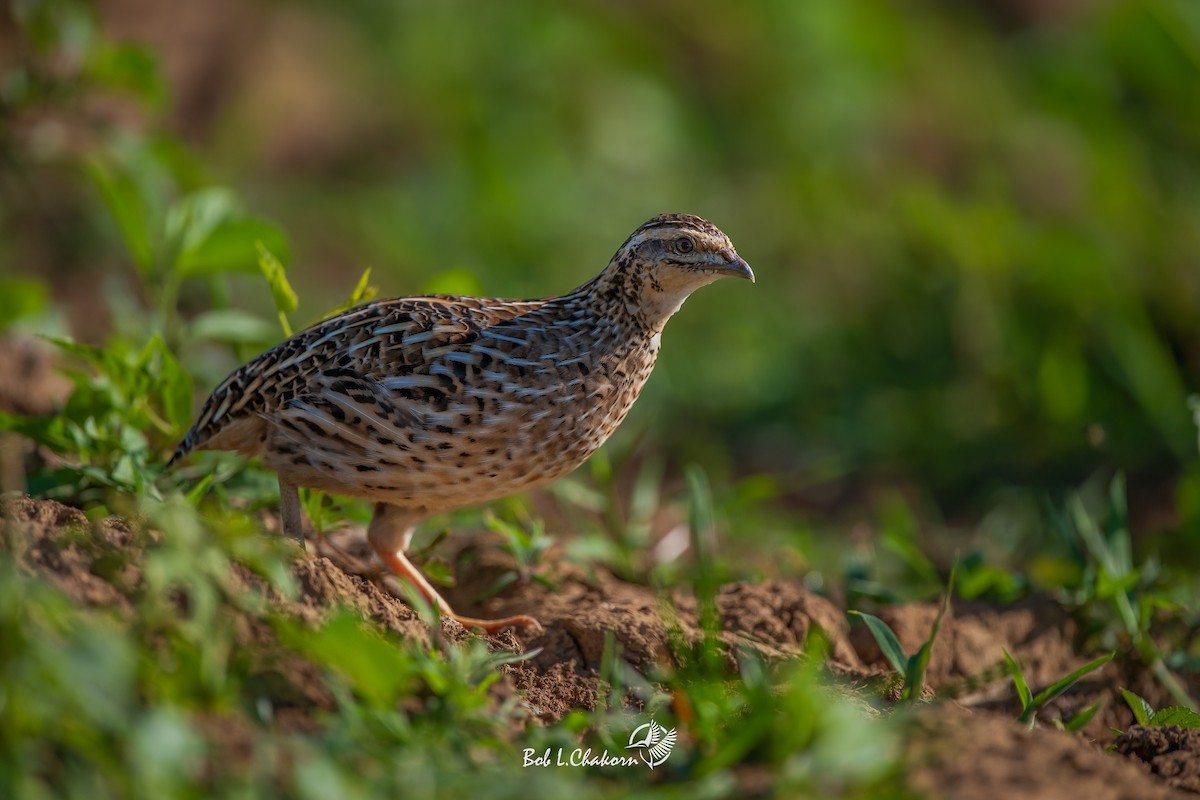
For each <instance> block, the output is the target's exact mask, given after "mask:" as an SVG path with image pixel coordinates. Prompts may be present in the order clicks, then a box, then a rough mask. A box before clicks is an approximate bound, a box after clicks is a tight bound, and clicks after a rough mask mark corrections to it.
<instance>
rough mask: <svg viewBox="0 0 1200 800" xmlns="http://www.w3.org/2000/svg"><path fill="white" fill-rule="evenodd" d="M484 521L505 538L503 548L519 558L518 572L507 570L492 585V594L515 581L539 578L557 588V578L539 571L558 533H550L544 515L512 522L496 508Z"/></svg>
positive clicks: (524, 581) (490, 591)
mask: <svg viewBox="0 0 1200 800" xmlns="http://www.w3.org/2000/svg"><path fill="white" fill-rule="evenodd" d="M483 521H484V524H485V525H487V526H488V529H489V530H491V531H492V532H493V533H498V534H500V536H501V537H502V538H503V540H504V541H503V543H502V544H501V545H500V549H501V550H503V551H504V552H505V553H508V554H509V555H510V556H512V557H513V559H515V560H516V562H517V569H516V571H515V572H513V571H510V572H507V573H505V574H504V575H502V576H501V577H500V580H499V581H497V584H498V585H493V586H492V587H490V589H489V594H491V593H495V592H498V591H499V590H500V589H502V588H504V587H505V586H507V585H508V584H510V583H512V582H513V581H520V582H522V583H527V582H529V581H530V580H535V581H537V582H538V583H540V584H542V585H543V586H546V587H549V588H553V587H554V582H553V581H551V580H550V579H549V578H547V577H545V576H543V575H539V574H538V572H537V570H538V567H539V566H540V565H541V563H542V556H543V555H545V553H546V551H547V550H548V549H550V546H551V545H553V544H554V537H553V536H550V535H548V534H547V533H546V524H545V523H544V522H542V520H540V519H529V520H526V521H525V523H523V524H517V523H514V522H509V521H508V520H506V519H503V518H501V517H499V516H497V515H496V514H493V513H492V512H490V511H489V512H486V513H485V514H484V515H483Z"/></svg>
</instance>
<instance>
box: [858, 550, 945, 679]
mask: <svg viewBox="0 0 1200 800" xmlns="http://www.w3.org/2000/svg"><path fill="white" fill-rule="evenodd" d="M956 569H957V565H955V568H953V569H951V570H950V580H949V581H948V582H947V585H946V593H945V594H944V595H943V596H942V603H941V606H939V608H938V613H937V616H936V617H935V618H934V620H933V626H932V627H931V628H930V629H929V636H928V638H926V639H925V642H924V643H923V644H922V645H921V647H920V648H919V649H918V650H917V652H915V653H913V654H912V655H906V654H905V652H904V647H903V646H902V645H901V644H900V639H899V638H898V637H897V636H896V633H895V631H893V630H892V629H891V627H889V626H888V624H887V623H886V622H884V621H883V620H881V619H880V618H879V617H876V616H874V615H873V614H867V613H866V612H863V611H851V612H849V613H851V614H853V615H854V616H856V617H861V618H862V621H863V622H865V623H866V624H867V629H868V630H869V631H871V635H872V636H874V637H875V642H876V643H877V644H878V645H879V649H880V650H882V651H883V655H884V657H885V658H887V660H888V663H889V664H891V665H892V668H893V669H895V670H896V672H897V674H899V675H900V677H901V678H902V680H903V681H904V683H903V684H902V686H901V688H900V702H902V703H914V702H916V701H917V700H919V699H920V698H921V696H922V694H923V693H924V691H925V671H926V670H927V669H928V668H929V658H930V656H931V655H932V654H933V643H934V642H935V641H936V640H937V635H938V629H939V628H940V627H941V624H942V618H943V617H945V616H946V611H947V610H949V608H950V597H951V595H952V594H953V592H954V577H955V571H956Z"/></svg>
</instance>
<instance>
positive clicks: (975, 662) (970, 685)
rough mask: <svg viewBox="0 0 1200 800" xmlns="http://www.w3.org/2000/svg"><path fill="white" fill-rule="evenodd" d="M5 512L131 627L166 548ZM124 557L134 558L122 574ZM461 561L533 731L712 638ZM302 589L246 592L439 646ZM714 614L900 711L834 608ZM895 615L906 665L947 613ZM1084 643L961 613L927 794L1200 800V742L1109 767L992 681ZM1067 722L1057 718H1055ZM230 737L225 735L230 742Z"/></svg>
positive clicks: (316, 562)
mask: <svg viewBox="0 0 1200 800" xmlns="http://www.w3.org/2000/svg"><path fill="white" fill-rule="evenodd" d="M0 510H2V511H3V515H2V516H3V520H0V535H2V536H3V537H4V538H5V539H7V540H8V545H9V549H10V550H11V551H12V552H14V553H16V557H17V560H18V562H19V563H20V564H21V565H22V566H23V567H24V568H25V569H27V570H29V571H31V572H35V573H38V574H40V575H43V576H45V577H46V578H48V579H49V580H50V581H51V582H52V583H54V584H55V585H56V586H57V587H58V588H59V589H61V590H62V591H63V592H65V593H66V594H67V595H68V596H69V597H70V598H72V599H73V600H74V601H75V602H78V603H80V604H82V605H87V606H93V607H101V608H107V609H111V610H113V611H115V613H117V614H118V615H124V614H127V613H129V612H130V611H131V609H132V605H131V602H130V598H131V597H135V596H136V592H137V591H138V587H139V585H140V583H141V575H140V561H139V557H138V556H139V554H140V549H141V548H142V547H144V545H145V542H146V537H153V535H154V534H152V533H150V534H144V533H138V532H136V531H135V530H134V529H133V528H132V527H131V526H130V525H127V524H126V523H125V522H123V521H122V520H120V519H116V518H109V519H106V520H103V521H100V522H98V523H89V522H88V520H87V518H86V517H84V515H83V514H82V513H81V512H80V511H78V510H77V509H74V508H70V507H68V506H64V505H62V504H60V503H56V502H53V501H41V500H33V499H29V498H22V499H14V500H8V501H4V502H3V503H2V505H0ZM116 552H121V553H123V554H124V558H122V559H114V558H112V555H113V554H114V553H116ZM464 552H468V553H470V557H468V558H465V559H464V558H460V559H459V563H458V579H459V582H458V587H457V589H456V590H455V592H454V593H453V594H454V595H455V596H454V597H453V598H452V599H453V600H454V601H455V602H458V603H459V604H460V605H461V606H462V610H463V611H465V612H469V613H477V614H490V615H507V614H516V613H531V614H535V615H537V617H538V618H539V619H540V621H541V622H542V624H543V626H544V632H542V633H540V634H527V633H514V632H508V633H504V634H501V635H500V636H496V637H491V638H490V639H488V640H487V641H488V644H489V646H490V647H492V648H504V649H510V650H517V651H527V650H529V649H532V648H541V650H540V652H538V653H537V654H536V655H535V656H534V657H533V658H531V659H529V660H528V661H524V662H521V663H518V664H512V665H508V666H506V667H504V668H503V670H504V672H505V677H504V680H502V681H501V682H500V683H499V684H497V688H496V690H495V691H496V695H497V701H500V700H503V699H508V698H510V697H513V696H517V697H519V698H520V699H521V701H522V702H523V704H524V706H525V708H526V709H527V710H528V712H529V716H530V718H531V719H542V720H547V721H550V720H556V719H559V718H561V717H562V716H563V715H564V714H566V713H567V712H568V711H570V710H571V709H575V708H585V709H587V708H592V707H593V706H594V704H595V702H596V699H597V696H598V693H599V692H600V691H601V684H600V678H599V676H600V673H601V662H602V657H603V653H604V651H605V638H606V636H608V635H611V637H612V641H613V643H614V644H615V645H616V647H617V651H618V653H619V655H620V657H621V658H622V659H623V660H624V661H625V662H626V663H627V664H628V665H629V666H631V667H632V668H633V669H635V670H638V671H639V672H641V673H642V674H646V673H648V672H649V673H652V672H653V670H655V669H656V668H664V667H667V666H669V663H670V658H671V657H670V655H669V654H670V653H671V652H673V651H672V650H671V648H670V647H669V643H670V642H671V638H672V637H679V639H681V640H682V641H683V642H688V641H695V640H697V639H698V638H699V637H700V635H701V633H700V626H699V622H698V619H699V615H698V610H697V608H696V603H695V602H694V600H692V599H691V598H688V597H685V596H682V595H679V594H675V595H671V596H667V595H665V594H663V593H656V592H655V591H653V590H651V589H648V588H646V587H643V586H638V585H634V584H630V583H626V582H623V581H620V580H618V579H616V578H614V577H612V576H611V575H609V574H607V573H605V572H603V571H600V570H597V571H596V572H595V573H594V574H589V573H585V572H584V571H583V570H581V569H579V568H578V567H573V566H562V567H561V568H559V569H558V571H557V573H556V574H555V575H554V576H553V578H554V582H555V584H556V586H555V588H553V589H551V588H547V587H546V586H544V585H542V584H541V583H539V582H536V581H530V582H527V583H521V582H515V583H513V584H511V585H510V586H508V587H507V588H506V589H505V590H504V591H503V592H501V593H500V594H499V595H498V596H496V597H493V598H491V599H488V600H486V601H483V602H482V603H477V604H474V605H472V604H471V603H470V598H472V597H474V596H476V595H477V594H478V590H479V587H483V586H489V585H491V584H492V583H493V582H494V580H495V578H496V576H497V575H498V574H501V573H502V571H504V570H507V569H509V568H511V566H512V565H511V563H509V562H507V561H505V557H504V556H502V555H501V554H499V553H498V552H497V551H493V550H488V549H483V548H474V549H467V550H465V551H464ZM114 565H117V566H114ZM293 574H294V575H295V578H296V581H297V584H298V587H299V592H298V595H297V596H296V597H294V598H293V599H284V598H281V597H278V596H276V595H274V593H273V592H271V591H270V590H269V589H267V587H266V584H265V582H263V581H262V580H261V579H259V578H258V577H256V576H254V575H253V574H252V573H251V572H250V571H249V570H245V569H241V568H239V569H238V570H237V575H238V577H239V578H240V580H241V581H242V583H243V584H245V586H246V587H247V588H249V589H252V590H254V591H258V592H260V593H265V594H266V595H267V597H268V599H269V602H271V603H272V604H274V605H275V608H276V610H278V611H281V612H283V613H284V614H286V615H288V616H291V617H294V618H296V619H297V620H299V621H301V622H304V623H312V622H315V621H317V620H318V619H320V618H322V617H324V616H325V615H328V614H329V613H331V612H332V611H333V610H334V609H336V608H339V607H348V608H350V609H353V610H354V611H355V612H357V613H358V614H360V615H362V616H363V617H364V618H365V619H369V620H371V621H372V622H374V623H376V624H378V625H379V626H381V627H382V628H385V629H387V630H390V631H393V632H394V633H396V634H398V635H400V636H405V637H416V638H420V639H423V640H428V638H429V635H430V634H429V630H428V628H426V626H425V625H424V624H423V623H422V622H421V621H420V619H419V618H418V617H417V615H416V614H415V613H414V612H413V610H412V609H411V608H410V607H409V606H408V605H406V604H405V603H404V602H402V601H400V600H398V599H397V598H396V597H394V596H393V595H392V594H391V593H389V592H388V591H385V590H383V589H381V588H380V587H379V586H377V585H376V584H374V583H371V582H369V581H366V580H364V579H363V578H361V577H358V576H356V575H351V574H348V573H347V572H345V571H343V570H342V569H341V568H340V567H339V566H338V565H336V564H335V563H333V562H332V561H330V560H329V559H328V558H324V557H320V556H316V555H311V554H304V555H300V556H299V557H298V558H297V560H296V562H295V564H294V566H293ZM717 609H718V612H719V616H720V619H721V625H722V629H721V633H720V637H721V640H722V641H723V642H725V643H726V644H727V645H728V646H729V648H730V650H731V652H732V650H733V649H734V648H737V647H742V648H749V649H752V650H754V651H756V652H757V653H759V654H760V655H762V656H763V657H764V658H766V659H769V660H774V659H786V658H793V657H796V656H798V655H799V654H800V653H801V652H802V651H803V647H804V644H805V642H806V641H808V638H809V636H810V635H811V634H812V633H813V631H814V630H817V629H819V630H820V631H822V632H823V635H824V636H825V637H826V638H827V639H828V641H829V642H830V644H831V648H830V667H831V671H832V672H833V673H834V675H836V676H839V677H840V678H841V679H843V680H844V681H845V683H846V685H847V687H848V688H849V687H851V686H854V687H856V689H857V690H858V692H859V694H860V695H861V694H862V692H863V691H864V689H863V687H868V688H867V689H866V691H867V692H868V693H869V692H872V691H873V692H874V693H875V695H876V698H877V700H876V704H877V705H878V704H883V703H886V699H885V698H886V695H887V692H888V688H889V680H890V679H889V678H888V673H889V671H888V670H887V669H886V667H885V666H884V664H883V660H882V656H881V654H880V653H879V651H878V648H877V647H875V645H874V642H873V640H872V639H871V637H870V636H869V635H866V636H864V635H863V632H862V630H861V629H860V628H859V627H856V628H855V629H854V630H853V631H852V630H851V628H850V626H849V624H848V623H847V620H846V616H845V614H843V613H842V611H841V610H839V609H838V608H837V607H836V606H834V605H833V604H832V603H831V602H830V601H828V600H826V599H824V598H822V597H820V596H817V595H814V594H812V593H811V592H808V591H807V590H805V589H803V588H801V587H800V586H797V585H795V584H791V583H786V582H782V581H770V582H766V583H760V584H751V583H733V584H728V585H726V586H723V587H722V588H721V589H720V592H719V594H718V596H717ZM880 613H881V616H883V617H884V618H885V619H887V621H888V622H889V623H890V624H891V625H892V626H893V627H894V628H895V630H896V631H897V634H898V635H899V637H900V639H901V642H902V643H903V644H904V646H905V649H906V650H908V651H912V650H914V649H916V647H917V646H918V645H919V643H920V641H921V640H922V639H923V638H924V636H925V632H926V631H928V629H929V623H930V622H931V621H932V616H933V614H934V613H935V610H934V608H933V607H932V606H930V605H927V604H922V605H910V606H898V607H894V608H890V609H886V610H884V611H881V612H880ZM239 625H240V626H241V627H240V628H239V643H240V644H242V645H243V646H245V647H254V648H261V649H262V650H263V652H264V655H263V658H262V664H263V669H264V670H265V671H267V672H269V673H271V676H272V678H273V679H274V680H275V681H276V683H277V685H283V686H284V687H285V691H284V692H283V696H284V699H285V701H284V702H282V703H281V704H280V711H279V717H278V719H279V720H280V724H284V725H287V726H289V727H291V728H295V729H299V730H307V729H312V728H315V727H316V726H317V725H318V722H317V720H316V717H317V715H318V713H319V712H320V711H322V710H324V711H328V710H331V709H332V708H333V707H334V705H333V699H332V697H330V696H328V695H327V690H325V689H324V688H323V687H324V683H323V682H322V681H320V680H315V679H314V678H315V673H316V670H317V668H316V667H315V666H313V665H312V664H309V663H308V662H305V661H303V660H302V659H299V658H297V657H295V656H293V655H287V656H285V657H281V658H280V657H276V654H277V653H280V652H286V651H283V650H282V649H281V648H277V647H273V644H274V642H275V635H276V634H275V633H274V631H273V630H272V629H270V627H269V626H267V625H266V624H265V623H263V622H261V621H260V620H257V619H253V618H250V617H246V618H245V619H244V620H241V621H240V622H239ZM440 633H441V635H442V637H443V639H444V640H445V641H447V642H449V643H450V645H449V646H453V643H456V642H461V641H463V640H465V639H467V638H469V637H470V636H472V635H473V634H471V633H469V632H467V631H466V630H464V629H463V628H462V627H461V626H459V625H458V624H457V623H454V622H451V621H449V620H445V621H443V622H442V629H441V631H440ZM1074 635H1075V632H1074V630H1073V628H1072V624H1071V622H1070V620H1069V618H1068V617H1067V615H1066V614H1065V613H1064V612H1063V611H1062V610H1061V609H1060V608H1059V607H1057V606H1055V605H1054V604H1052V603H1049V602H1044V601H1042V602H1029V603H1024V604H1019V605H1015V606H1012V607H1006V608H997V607H989V606H984V605H978V604H965V603H964V604H960V605H956V606H955V607H954V608H953V609H952V611H951V613H950V614H949V615H948V617H947V619H946V620H945V621H944V622H943V626H942V635H941V637H940V638H939V641H938V643H937V646H936V647H935V648H934V651H933V658H932V661H931V664H930V671H929V679H930V685H931V686H932V688H933V689H934V690H935V692H936V693H937V694H938V695H939V696H942V697H945V696H947V695H951V696H954V697H956V698H957V699H955V700H952V701H949V702H942V703H939V704H933V705H930V706H928V707H927V708H926V709H925V710H924V711H923V712H922V719H923V723H922V724H923V727H924V729H925V734H924V735H921V736H916V737H910V739H909V740H908V744H907V745H906V747H907V751H908V755H909V756H910V762H911V763H912V764H913V765H914V767H913V769H914V772H913V780H914V782H915V786H916V787H917V788H919V789H921V790H922V791H925V792H927V793H928V794H929V795H930V796H932V797H946V798H967V799H970V798H977V797H978V798H985V797H986V798H991V797H997V796H1001V795H1003V796H1021V797H1032V798H1038V797H1045V798H1064V797H1084V796H1086V797H1089V798H1091V799H1092V800H1102V799H1104V798H1114V799H1115V798H1131V800H1132V798H1149V799H1151V800H1152V799H1153V798H1166V797H1175V796H1184V795H1183V793H1182V792H1181V791H1180V789H1188V790H1192V791H1197V790H1200V739H1198V738H1197V736H1196V735H1195V733H1196V732H1186V731H1178V730H1177V729H1176V730H1172V729H1167V728H1163V729H1142V728H1138V727H1137V726H1134V727H1130V728H1129V730H1128V731H1127V733H1126V734H1125V735H1123V736H1122V737H1120V738H1119V739H1118V740H1117V748H1116V749H1117V752H1118V753H1121V754H1125V755H1128V756H1130V757H1129V758H1123V757H1121V755H1116V754H1112V753H1106V752H1104V750H1103V748H1102V746H1101V744H1103V743H1106V742H1107V740H1108V738H1109V737H1108V736H1107V735H1103V734H1104V732H1103V731H1101V733H1099V734H1094V737H1088V736H1083V735H1072V734H1068V733H1063V732H1060V731H1057V730H1054V729H1052V728H1050V727H1049V726H1045V725H1043V726H1042V727H1039V728H1038V729H1036V730H1026V729H1025V728H1024V726H1021V725H1019V724H1017V723H1016V722H1015V720H1014V717H1015V710H1016V707H1015V705H1014V703H1015V701H1014V700H1013V698H1012V696H1011V692H1010V690H1009V687H1008V682H1007V678H1005V677H1004V676H1003V675H1002V674H1001V673H1000V672H999V671H998V670H997V669H996V667H995V665H996V664H997V663H998V662H999V660H1000V648H1001V647H1005V648H1007V649H1008V650H1009V651H1010V652H1011V653H1013V654H1014V656H1016V657H1017V658H1018V659H1019V660H1020V661H1021V662H1022V663H1023V664H1024V666H1025V668H1026V674H1027V676H1028V678H1029V680H1030V683H1031V685H1033V687H1034V689H1035V690H1036V689H1037V688H1039V687H1040V686H1041V685H1044V684H1046V683H1048V682H1050V681H1052V680H1054V679H1056V678H1058V677H1060V676H1061V675H1062V674H1064V673H1065V672H1068V671H1070V670H1071V669H1073V668H1074V667H1076V666H1078V665H1079V664H1080V663H1081V662H1082V661H1083V660H1084V659H1083V658H1081V657H1080V656H1078V655H1077V651H1076V650H1075V649H1073V647H1072V640H1073V638H1074ZM731 663H733V662H732V659H731ZM1110 677H1111V676H1110ZM1114 688H1115V685H1111V684H1102V683H1097V684H1096V685H1093V686H1089V685H1087V684H1081V685H1080V687H1078V688H1077V691H1075V692H1074V693H1072V694H1071V695H1070V697H1071V698H1072V699H1071V701H1070V702H1069V704H1068V705H1069V706H1070V708H1069V709H1068V708H1064V709H1063V714H1064V715H1067V714H1073V713H1075V712H1076V711H1077V710H1078V709H1079V708H1082V707H1083V705H1085V704H1086V703H1087V702H1091V700H1092V699H1094V698H1095V697H1096V696H1097V695H1098V694H1100V693H1103V692H1109V691H1112V690H1113V689H1114ZM1053 715H1054V712H1053V710H1050V711H1049V712H1048V713H1046V714H1044V715H1043V718H1049V717H1053ZM228 722H229V721H228V720H226V719H224V718H222V719H214V720H212V723H213V725H214V726H218V727H220V726H225V725H227V723H228ZM1123 724H1126V725H1127V724H1128V722H1126V723H1123ZM234 727H236V726H234ZM236 739H237V737H236V736H234V737H232V738H227V739H226V740H225V743H226V745H227V746H228V748H231V752H230V753H229V757H230V758H236V757H237V753H236V752H234V751H235V750H236ZM1094 739H1095V740H1099V743H1098V742H1097V741H1095V740H1094ZM1143 762H1145V763H1143ZM1168 784H1169V785H1168ZM1173 787H1180V788H1173Z"/></svg>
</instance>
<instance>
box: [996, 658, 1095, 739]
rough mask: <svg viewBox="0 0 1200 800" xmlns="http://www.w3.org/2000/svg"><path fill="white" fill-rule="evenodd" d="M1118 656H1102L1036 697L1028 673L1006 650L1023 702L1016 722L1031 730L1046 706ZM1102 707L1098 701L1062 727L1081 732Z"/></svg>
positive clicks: (1009, 665) (1048, 687)
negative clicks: (1031, 689)
mask: <svg viewBox="0 0 1200 800" xmlns="http://www.w3.org/2000/svg"><path fill="white" fill-rule="evenodd" d="M1116 654H1117V653H1116V651H1115V650H1114V651H1113V652H1111V653H1109V654H1108V655H1105V656H1100V658H1097V659H1095V660H1093V661H1089V662H1088V663H1086V664H1084V665H1083V666H1082V667H1080V668H1079V669H1077V670H1075V671H1074V672H1072V673H1070V674H1069V675H1067V676H1065V677H1063V678H1059V679H1058V680H1057V681H1055V682H1054V683H1052V684H1050V685H1049V686H1047V687H1046V688H1045V689H1043V690H1042V691H1040V692H1038V693H1037V694H1036V695H1035V694H1034V693H1033V692H1032V691H1030V689H1029V683H1028V681H1026V680H1025V673H1024V672H1023V671H1022V670H1021V665H1020V664H1019V663H1017V660H1016V659H1015V658H1013V657H1012V655H1011V654H1009V652H1008V650H1005V651H1004V661H1005V663H1006V664H1007V665H1008V672H1009V674H1010V675H1011V676H1012V680H1013V685H1014V686H1016V688H1017V696H1018V697H1019V698H1020V699H1021V713H1020V714H1019V715H1017V721H1018V722H1023V723H1025V724H1026V725H1027V726H1028V727H1030V728H1032V727H1033V726H1034V725H1036V724H1037V714H1038V712H1039V711H1041V710H1042V708H1043V707H1045V705H1046V704H1047V703H1049V702H1050V701H1051V700H1053V699H1054V698H1056V697H1058V696H1059V695H1060V694H1062V693H1063V692H1065V691H1066V690H1067V689H1070V688H1071V687H1072V686H1074V685H1075V683H1076V682H1077V681H1078V680H1079V679H1080V678H1082V677H1083V676H1084V675H1088V674H1090V673H1092V672H1095V671H1096V670H1098V669H1100V668H1101V667H1103V666H1104V665H1105V664H1107V663H1108V662H1110V661H1112V660H1113V657H1114V656H1115V655H1116ZM1102 704H1103V699H1101V700H1097V701H1096V702H1095V703H1092V704H1091V705H1090V706H1088V707H1087V708H1085V709H1084V710H1083V711H1082V712H1081V713H1080V714H1079V715H1078V716H1076V717H1074V718H1073V719H1071V721H1069V722H1067V723H1065V724H1064V725H1063V727H1065V728H1066V729H1067V730H1071V731H1077V730H1079V729H1080V728H1082V727H1083V726H1084V725H1086V724H1088V722H1089V721H1090V720H1091V719H1092V717H1094V716H1096V712H1098V711H1099V710H1100V708H1101V706H1102Z"/></svg>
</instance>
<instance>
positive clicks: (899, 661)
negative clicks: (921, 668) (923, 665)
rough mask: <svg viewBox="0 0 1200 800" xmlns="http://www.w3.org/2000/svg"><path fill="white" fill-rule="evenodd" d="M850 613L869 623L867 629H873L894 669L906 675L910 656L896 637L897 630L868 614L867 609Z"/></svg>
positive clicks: (873, 634)
mask: <svg viewBox="0 0 1200 800" xmlns="http://www.w3.org/2000/svg"><path fill="white" fill-rule="evenodd" d="M850 613H851V614H853V615H855V616H856V617H861V618H862V621H863V622H865V623H867V630H869V631H871V635H872V636H874V637H875V642H876V643H877V644H878V645H879V649H880V650H881V651H883V655H884V657H885V658H887V660H888V663H889V664H891V665H892V669H894V670H896V672H898V673H899V674H900V675H905V674H906V673H907V672H908V656H906V655H905V654H904V648H903V647H901V646H900V640H899V639H897V638H896V634H895V632H893V631H892V629H891V628H890V627H888V624H887V623H886V622H884V621H883V620H881V619H880V618H879V617H877V616H875V615H874V614H868V613H866V612H865V611H851V612H850Z"/></svg>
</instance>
